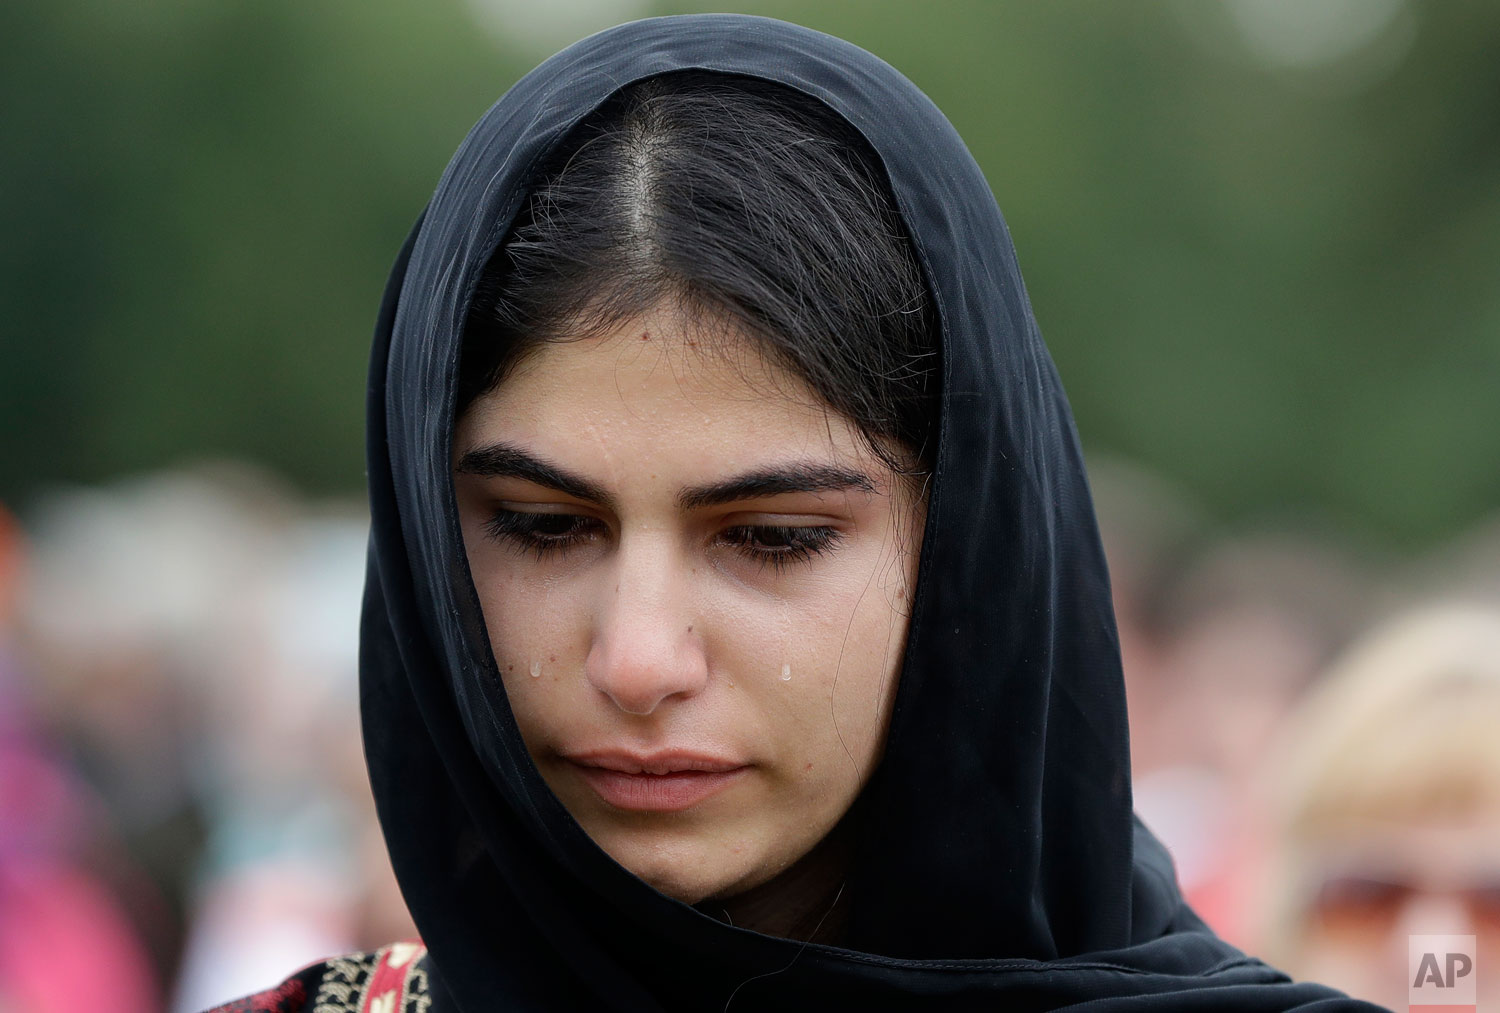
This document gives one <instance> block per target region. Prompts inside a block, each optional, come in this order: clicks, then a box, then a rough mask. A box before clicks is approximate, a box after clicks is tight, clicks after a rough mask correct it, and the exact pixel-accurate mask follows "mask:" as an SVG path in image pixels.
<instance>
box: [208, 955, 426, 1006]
mask: <svg viewBox="0 0 1500 1013" xmlns="http://www.w3.org/2000/svg"><path fill="white" fill-rule="evenodd" d="M427 982H428V978H427V948H426V947H425V946H423V945H422V944H421V943H420V942H403V943H392V944H391V945H389V946H382V947H381V948H380V949H378V950H374V951H371V952H369V953H351V954H348V955H346V956H342V957H332V958H330V959H328V960H324V961H320V962H318V963H316V964H311V965H309V966H307V967H304V968H303V969H302V970H300V971H298V972H297V973H296V974H294V975H292V976H291V977H290V978H288V979H287V980H286V981H283V982H282V983H281V984H280V985H278V986H276V987H275V988H272V989H267V990H266V991H264V992H258V993H256V994H255V995H250V996H246V997H245V998H243V999H236V1000H234V1001H233V1002H227V1003H225V1004H224V1005H222V1006H216V1007H215V1008H214V1009H212V1010H209V1011H208V1013H427V1009H428V1007H430V1006H431V1005H432V998H431V996H430V995H429V994H428V989H427Z"/></svg>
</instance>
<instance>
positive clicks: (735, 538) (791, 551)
mask: <svg viewBox="0 0 1500 1013" xmlns="http://www.w3.org/2000/svg"><path fill="white" fill-rule="evenodd" d="M843 537H844V535H843V532H841V531H839V530H838V529H837V528H830V527H818V526H810V527H788V526H785V525H779V524H742V525H738V526H736V527H732V528H725V529H724V531H723V533H721V534H720V535H719V538H720V539H721V540H722V541H723V542H725V543H726V544H728V545H731V546H733V547H734V549H735V550H736V551H737V552H739V553H741V554H742V555H745V556H748V557H749V558H751V559H754V560H757V561H758V562H760V563H762V564H764V565H768V566H770V567H771V568H772V569H773V570H781V569H782V568H783V567H786V566H788V565H789V564H791V563H801V562H806V561H807V560H810V559H812V557H813V556H815V555H819V554H821V553H824V552H827V551H828V550H829V549H831V548H833V546H834V545H836V544H837V543H838V542H839V540H840V539H842V538H843Z"/></svg>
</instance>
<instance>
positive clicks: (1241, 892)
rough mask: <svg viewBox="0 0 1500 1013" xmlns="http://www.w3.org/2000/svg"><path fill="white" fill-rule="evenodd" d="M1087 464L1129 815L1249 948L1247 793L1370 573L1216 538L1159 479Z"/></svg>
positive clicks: (1294, 548)
mask: <svg viewBox="0 0 1500 1013" xmlns="http://www.w3.org/2000/svg"><path fill="white" fill-rule="evenodd" d="M1100 464H1101V462H1091V468H1092V469H1093V470H1092V475H1093V476H1094V477H1093V487H1094V493H1095V498H1096V502H1097V503H1098V511H1099V516H1100V528H1101V534H1102V536H1103V539H1104V543H1105V549H1106V551H1107V553H1108V555H1109V561H1110V580H1111V586H1112V589H1113V593H1114V602H1115V614H1116V617H1117V622H1118V624H1119V631H1120V653H1121V659H1122V663H1123V666H1124V672H1125V686H1126V694H1127V700H1128V703H1129V707H1130V721H1131V736H1130V751H1131V765H1132V776H1133V778H1134V791H1135V808H1136V811H1137V812H1138V813H1139V814H1140V816H1141V818H1142V819H1143V820H1144V821H1145V822H1146V824H1147V825H1148V826H1149V827H1151V829H1152V830H1154V831H1155V832H1156V833H1157V834H1158V835H1159V836H1160V837H1161V839H1162V841H1163V842H1164V843H1165V844H1166V845H1167V847H1168V849H1169V850H1170V851H1171V852H1172V858H1173V861H1174V862H1175V863H1176V866H1177V873H1178V876H1179V878H1180V881H1181V883H1182V886H1183V890H1184V892H1185V894H1186V895H1187V898H1188V900H1189V902H1190V903H1191V904H1192V905H1193V907H1194V908H1195V910H1197V911H1198V913H1199V914H1200V915H1201V916H1202V917H1203V918H1204V919H1205V920H1206V921H1207V922H1208V923H1209V924H1210V925H1212V926H1213V928H1214V930H1215V931H1216V932H1218V933H1219V934H1220V935H1221V936H1223V937H1224V938H1226V939H1228V940H1229V941H1231V942H1233V943H1236V944H1238V945H1240V946H1246V945H1248V944H1249V941H1250V940H1249V927H1248V925H1247V909H1248V906H1249V900H1250V890H1251V886H1252V884H1251V882H1250V880H1249V877H1248V876H1247V875H1246V870H1249V869H1252V868H1254V867H1255V865H1256V862H1257V856H1258V853H1259V851H1260V849H1261V847H1262V838H1263V834H1262V832H1261V828H1262V826H1263V825H1264V815H1263V813H1262V812H1261V811H1260V810H1259V807H1258V805H1259V804H1258V802H1257V796H1256V791H1255V786H1256V782H1257V780H1258V778H1259V776H1260V770H1261V766H1262V764H1263V762H1264V757H1265V755H1266V749H1267V746H1268V744H1269V743H1270V742H1271V741H1272V739H1273V738H1274V736H1275V734H1276V733H1277V731H1278V729H1279V728H1280V725H1281V722H1282V721H1283V719H1284V718H1285V716H1286V714H1287V713H1288V712H1289V711H1290V710H1291V708H1292V707H1293V706H1294V705H1295V703H1296V702H1297V700H1298V698H1299V697H1300V695H1301V693H1302V692H1303V691H1304V689H1305V688H1306V686H1307V685H1308V684H1309V683H1310V682H1311V681H1312V679H1313V678H1314V676H1315V674H1316V673H1317V671H1318V670H1319V669H1320V668H1321V667H1322V666H1323V665H1324V664H1325V663H1326V662H1327V660H1328V659H1329V658H1330V657H1331V656H1332V654H1333V652H1334V651H1336V650H1337V649H1338V648H1339V647H1341V646H1342V645H1343V644H1344V643H1345V642H1346V641H1347V639H1348V638H1349V637H1350V636H1351V635H1352V633H1353V632H1354V631H1355V630H1356V629H1357V628H1358V626H1359V625H1360V623H1361V622H1362V621H1363V617H1364V616H1365V615H1366V613H1367V610H1368V608H1369V607H1370V601H1371V598H1372V594H1371V590H1370V588H1371V587H1372V585H1373V583H1374V582H1372V581H1371V580H1370V579H1369V575H1368V573H1367V569H1368V568H1367V567H1366V566H1365V565H1363V564H1362V563H1361V562H1360V561H1358V560H1357V559H1356V557H1355V556H1354V555H1353V554H1352V553H1349V552H1345V551H1342V550H1341V549H1340V548H1338V547H1337V545H1338V543H1337V541H1336V540H1334V539H1327V538H1324V539H1316V538H1311V537H1308V536H1305V535H1300V534H1292V533H1290V532H1275V531H1272V532H1264V533H1258V534H1242V535H1239V536H1235V537H1229V538H1225V537H1222V536H1221V535H1219V534H1218V533H1217V532H1214V531H1212V529H1211V528H1210V527H1209V525H1208V524H1207V523H1206V521H1205V520H1204V518H1203V516H1202V513H1201V511H1200V510H1198V509H1197V508H1196V507H1195V506H1194V505H1193V504H1192V503H1191V501H1190V500H1189V499H1188V498H1187V497H1186V496H1185V495H1183V494H1182V493H1181V492H1179V491H1178V490H1176V489H1174V488H1173V487H1172V486H1171V485H1170V484H1169V483H1167V482H1166V481H1165V480H1163V479H1161V478H1159V477H1157V476H1155V475H1152V474H1151V473H1149V472H1147V471H1145V470H1143V469H1141V468H1140V467H1138V466H1136V465H1133V464H1130V463H1128V462H1124V461H1120V460H1118V459H1111V460H1108V461H1105V462H1102V464H1103V466H1102V467H1101V466H1100Z"/></svg>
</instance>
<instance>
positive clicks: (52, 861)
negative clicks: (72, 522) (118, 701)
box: [0, 507, 159, 1013]
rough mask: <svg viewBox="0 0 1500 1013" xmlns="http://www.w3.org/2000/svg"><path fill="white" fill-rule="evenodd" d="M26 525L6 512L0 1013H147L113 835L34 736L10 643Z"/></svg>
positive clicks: (0, 529) (0, 685) (1, 547)
mask: <svg viewBox="0 0 1500 1013" xmlns="http://www.w3.org/2000/svg"><path fill="white" fill-rule="evenodd" d="M21 573H22V542H21V534H20V529H19V526H18V525H17V524H16V523H15V521H14V519H13V518H12V517H11V516H10V514H9V513H7V512H6V511H5V509H4V508H3V507H0V1009H3V1010H7V1011H9V1010H15V1011H18V1013H21V1011H24V1013H92V1011H95V1010H118V1011H120V1013H150V1011H152V1010H155V1009H157V1008H159V999H158V989H157V986H156V982H155V980H154V973H153V970H154V969H153V968H152V966H151V961H150V959H149V957H148V956H147V953H146V950H145V948H144V946H143V945H142V944H141V942H140V939H139V937H138V935H137V933H136V930H135V927H134V925H132V924H131V921H130V919H129V918H128V917H126V915H125V913H124V911H123V909H122V904H121V900H120V898H119V897H118V896H117V894H116V892H115V891H114V890H113V889H112V884H109V883H107V882H106V881H105V879H104V878H103V877H101V876H100V875H99V874H98V871H97V870H96V869H94V868H91V867H90V866H91V865H92V864H94V862H95V861H96V860H97V859H98V858H99V857H100V856H99V855H98V850H99V845H100V843H101V842H103V841H105V840H108V839H109V837H110V835H109V834H108V832H107V830H106V828H105V827H103V826H102V825H101V823H102V819H101V813H100V812H98V811H97V807H95V806H91V805H90V804H89V802H90V801H91V799H90V797H89V795H88V794H87V792H85V791H84V790H82V787H81V785H80V784H79V783H78V781H77V780H76V779H75V778H74V776H73V775H72V773H71V771H69V770H68V769H67V767H66V765H65V764H64V763H63V762H62V761H61V759H60V757H58V756H57V755H56V754H55V751H54V750H53V749H52V748H51V745H50V743H49V742H48V741H47V737H46V736H45V735H44V734H43V733H42V731H41V730H40V729H39V728H38V727H37V722H36V720H35V715H34V714H33V712H32V708H31V706H30V704H29V702H28V699H27V697H28V694H29V691H30V689H31V687H30V686H29V685H28V684H27V683H25V682H24V681H23V679H22V676H21V671H20V663H19V658H18V656H17V653H16V652H15V650H14V644H13V643H12V636H11V634H12V630H13V619H14V610H15V604H16V600H17V596H18V592H19V586H20V583H21V580H20V578H21Z"/></svg>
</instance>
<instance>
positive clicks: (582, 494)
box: [454, 443, 612, 507]
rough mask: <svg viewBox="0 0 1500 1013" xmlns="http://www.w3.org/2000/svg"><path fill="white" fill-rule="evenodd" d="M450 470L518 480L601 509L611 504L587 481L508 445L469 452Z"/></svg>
mask: <svg viewBox="0 0 1500 1013" xmlns="http://www.w3.org/2000/svg"><path fill="white" fill-rule="evenodd" d="M454 470H456V471H460V472H462V473H464V474H465V475H483V476H485V477H488V478H520V479H524V480H525V481H527V482H534V483H536V484H537V485H541V486H546V487H547V488H548V489H555V490H557V491H558V492H560V493H564V494H566V495H568V496H572V497H573V498H574V499H581V500H585V501H586V502H589V503H595V504H597V505H599V506H603V507H608V506H610V505H611V503H612V501H611V499H610V497H609V493H607V492H605V491H604V490H603V489H601V488H600V487H599V486H597V485H595V484H594V483H593V482H590V481H589V480H588V479H586V478H583V477H581V476H579V475H574V474H572V473H571V472H569V471H566V470H564V469H562V468H559V467H558V466H557V465H555V464H551V463H549V462H547V461H544V460H542V459H541V458H540V457H537V456H535V455H534V454H530V453H527V452H526V451H524V450H522V449H521V448H520V447H517V446H514V445H513V444H509V443H494V444H491V445H490V446H488V447H480V448H478V449H476V450H470V451H468V452H467V453H465V454H464V456H463V457H461V458H459V460H458V467H457V468H456V469H454Z"/></svg>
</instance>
